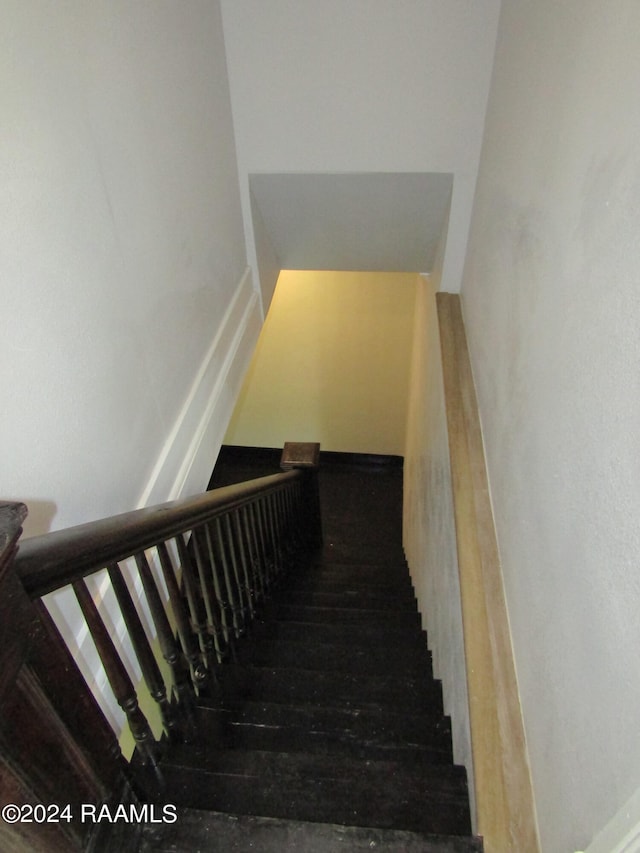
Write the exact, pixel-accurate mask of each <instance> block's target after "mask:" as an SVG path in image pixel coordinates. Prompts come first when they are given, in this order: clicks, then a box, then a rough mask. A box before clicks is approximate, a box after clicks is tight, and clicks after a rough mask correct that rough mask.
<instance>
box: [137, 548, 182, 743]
mask: <svg viewBox="0 0 640 853" xmlns="http://www.w3.org/2000/svg"><path fill="white" fill-rule="evenodd" d="M159 550H160V549H159V548H158V553H159ZM135 560H136V565H137V566H138V572H139V573H140V579H141V581H142V586H143V589H144V594H145V597H146V599H147V603H148V605H149V610H150V611H151V616H152V618H153V624H154V625H155V626H156V631H157V633H158V643H159V645H160V650H161V652H162V656H163V657H164V659H165V660H166V662H167V664H168V665H169V668H170V670H171V678H172V682H173V690H174V691H175V695H176V698H177V701H178V708H179V709H180V712H181V714H182V716H183V719H184V722H185V724H186V726H185V728H186V731H185V732H184V734H185V736H189V735H193V733H194V731H195V703H194V701H193V690H192V687H191V684H190V682H189V666H188V664H187V661H186V659H185V656H184V654H183V652H182V650H181V649H180V647H179V646H178V643H177V642H176V638H175V635H174V633H173V630H172V628H171V625H170V623H169V619H168V617H167V613H166V611H165V609H164V604H163V603H162V598H161V597H160V592H159V591H158V587H157V585H156V581H155V578H154V576H153V572H152V571H151V567H150V566H149V561H148V560H147V556H146V554H145V553H144V551H141V552H140V553H139V554H136V555H135ZM174 580H175V579H174ZM167 587H168V585H167Z"/></svg>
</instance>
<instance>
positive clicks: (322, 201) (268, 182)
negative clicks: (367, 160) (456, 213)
mask: <svg viewBox="0 0 640 853" xmlns="http://www.w3.org/2000/svg"><path fill="white" fill-rule="evenodd" d="M452 185H453V176H452V175H451V174H450V173H434V172H428V173H407V172H403V173H366V174H365V173H363V174H354V173H349V174H252V175H250V176H249V188H250V191H251V196H252V204H253V205H255V208H256V209H257V212H258V213H259V215H260V217H261V218H262V221H263V223H264V226H265V228H266V231H267V233H268V236H269V238H270V241H271V244H272V247H273V250H274V252H275V254H276V257H277V260H278V264H279V266H280V268H281V269H308V270H314V269H315V270H363V271H367V270H374V271H398V272H425V273H426V272H430V271H431V270H432V268H433V263H434V258H435V254H436V249H437V247H438V242H439V240H440V238H441V236H442V234H443V233H444V229H445V227H446V226H447V224H448V217H449V205H450V200H451V189H452Z"/></svg>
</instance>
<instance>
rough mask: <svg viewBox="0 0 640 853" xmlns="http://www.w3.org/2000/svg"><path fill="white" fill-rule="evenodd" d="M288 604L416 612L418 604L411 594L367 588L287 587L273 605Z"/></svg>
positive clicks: (294, 605)
mask: <svg viewBox="0 0 640 853" xmlns="http://www.w3.org/2000/svg"><path fill="white" fill-rule="evenodd" d="M278 605H289V606H293V607H296V606H303V607H322V608H340V609H348V610H350V609H352V608H353V609H361V610H383V611H387V610H392V611H394V612H397V613H402V612H405V611H408V612H410V613H414V614H415V613H417V612H418V605H417V603H416V599H415V597H414V596H413V595H411V596H397V595H394V596H385V595H378V594H377V593H375V592H372V591H370V590H367V589H351V588H348V589H344V590H341V591H340V592H325V591H324V590H317V591H316V590H297V589H295V588H292V589H287V590H286V591H283V592H280V593H278V595H277V597H276V600H275V602H274V606H275V607H277V606H278Z"/></svg>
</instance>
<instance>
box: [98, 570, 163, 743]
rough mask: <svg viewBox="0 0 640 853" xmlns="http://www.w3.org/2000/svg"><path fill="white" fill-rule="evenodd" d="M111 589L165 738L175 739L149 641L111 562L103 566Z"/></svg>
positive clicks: (125, 587) (127, 591)
mask: <svg viewBox="0 0 640 853" xmlns="http://www.w3.org/2000/svg"><path fill="white" fill-rule="evenodd" d="M107 572H108V573H109V578H110V579H111V586H112V587H113V591H114V593H115V595H116V599H117V601H118V604H119V606H120V612H121V613H122V616H123V618H124V624H125V625H126V626H127V632H128V634H129V638H130V640H131V645H132V646H133V651H134V652H135V655H136V657H137V658H138V663H139V664H140V669H141V670H142V677H143V678H144V683H145V684H146V685H147V690H148V691H149V693H150V694H151V698H152V699H154V700H155V702H156V703H157V705H158V708H159V709H160V717H161V719H162V726H163V728H164V730H165V731H166V733H167V735H169V737H170V738H171V739H175V736H176V731H175V730H176V725H177V721H176V718H175V714H174V713H173V709H172V708H171V705H170V704H169V700H168V698H167V689H166V686H165V683H164V679H163V678H162V674H161V672H160V667H159V666H158V662H157V661H156V659H155V655H154V654H153V651H152V650H151V646H150V644H149V640H148V638H147V635H146V633H145V630H144V627H143V625H142V620H141V619H140V616H139V614H138V611H137V610H136V607H135V604H134V603H133V599H132V598H131V593H130V592H129V587H128V586H127V584H126V582H125V579H124V578H123V576H122V571H121V569H120V566H119V565H118V564H117V563H113V564H111V565H110V566H108V567H107Z"/></svg>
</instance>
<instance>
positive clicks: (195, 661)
mask: <svg viewBox="0 0 640 853" xmlns="http://www.w3.org/2000/svg"><path fill="white" fill-rule="evenodd" d="M157 549H158V556H159V557H160V565H161V567H162V576H163V577H164V581H165V583H166V585H167V590H168V592H169V599H170V601H171V609H172V610H173V617H174V619H175V620H176V628H177V629H178V637H179V638H180V645H181V646H182V651H183V652H184V655H185V657H186V659H187V661H188V662H189V669H190V670H191V680H192V682H193V686H194V687H195V688H196V690H197V691H198V692H200V691H202V690H204V689H205V688H206V686H207V683H208V681H209V672H208V670H207V668H206V666H204V665H203V663H202V656H201V654H200V651H199V650H198V645H197V643H196V642H195V641H194V633H193V631H192V630H191V625H190V623H189V615H188V613H187V610H186V608H185V606H184V599H183V597H182V593H181V592H180V587H179V586H178V581H177V580H176V575H175V569H174V566H173V561H172V559H171V556H170V554H169V549H168V548H167V546H166V544H165V543H164V542H161V543H160V544H159V545H158V546H157Z"/></svg>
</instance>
